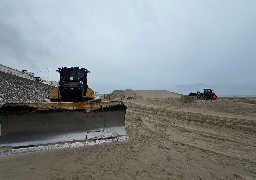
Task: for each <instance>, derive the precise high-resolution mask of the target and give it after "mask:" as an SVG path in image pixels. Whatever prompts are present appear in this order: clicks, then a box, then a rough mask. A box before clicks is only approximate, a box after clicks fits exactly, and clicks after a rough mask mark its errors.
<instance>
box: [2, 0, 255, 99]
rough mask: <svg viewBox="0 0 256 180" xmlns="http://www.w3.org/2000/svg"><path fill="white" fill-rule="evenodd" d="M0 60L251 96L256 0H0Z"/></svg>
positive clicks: (105, 81)
mask: <svg viewBox="0 0 256 180" xmlns="http://www.w3.org/2000/svg"><path fill="white" fill-rule="evenodd" d="M0 64H3V65H7V66H10V67H13V68H17V69H28V70H29V71H32V72H35V73H36V72H38V74H37V73H36V75H38V76H41V77H43V78H44V79H47V78H49V75H48V72H47V67H52V69H53V71H52V79H53V80H58V73H57V72H55V71H54V70H55V69H57V68H58V67H63V66H79V67H86V68H87V69H89V70H90V71H91V73H90V74H89V77H88V83H89V86H91V87H92V88H93V89H94V90H95V91H98V92H104V93H106V92H110V91H112V90H114V89H126V88H129V89H167V90H170V91H175V92H181V93H188V92H190V91H196V90H200V89H202V88H205V87H209V88H214V89H215V90H216V93H217V94H220V95H256V0H225V1H223V0H214V1H209V0H106V1H103V0H83V1H70V0H55V1H54V0H37V1H34V0H1V1H0Z"/></svg>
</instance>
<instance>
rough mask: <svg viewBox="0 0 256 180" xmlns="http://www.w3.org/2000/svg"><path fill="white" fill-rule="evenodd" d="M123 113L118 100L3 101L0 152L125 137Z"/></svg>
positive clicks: (123, 138)
mask: <svg viewBox="0 0 256 180" xmlns="http://www.w3.org/2000/svg"><path fill="white" fill-rule="evenodd" d="M125 113H126V106H125V105H123V104H122V103H120V102H82V103H60V102H58V103H7V104H4V105H3V106H2V107H1V108H0V154H1V152H2V153H3V152H4V151H5V150H6V149H9V150H10V149H12V150H13V149H14V150H15V149H16V150H20V149H23V150H24V149H27V151H31V148H33V149H34V150H32V151H36V149H38V148H39V147H42V148H41V149H40V148H39V149H38V150H42V149H43V150H47V149H55V148H57V147H58V146H64V147H68V146H82V145H86V144H94V143H95V144H97V143H101V142H108V141H119V140H126V139H127V138H128V136H127V133H126V131H125ZM74 144H75V145H74ZM60 148H61V147H60ZM1 149H2V150H1ZM24 151H26V150H24Z"/></svg>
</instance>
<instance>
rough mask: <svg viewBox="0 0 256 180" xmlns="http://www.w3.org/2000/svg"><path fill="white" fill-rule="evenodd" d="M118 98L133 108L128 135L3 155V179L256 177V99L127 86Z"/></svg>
mask: <svg viewBox="0 0 256 180" xmlns="http://www.w3.org/2000/svg"><path fill="white" fill-rule="evenodd" d="M128 97H129V98H128ZM127 98H128V99H127ZM111 99H114V100H119V99H123V101H124V103H125V104H126V105H127V107H128V109H127V114H126V129H127V133H128V135H129V141H127V142H116V143H109V144H102V145H94V146H87V147H81V148H72V149H59V150H51V151H43V152H35V153H24V154H16V155H9V156H1V157H0V179H197V180H198V179H256V98H249V97H248V98H242V97H236V98H219V99H218V100H217V101H203V100H196V99H194V98H192V97H188V96H182V95H179V94H175V93H171V92H168V91H162V90H159V91H157V90H155V91H152V90H151V91H146V90H145V91H136V90H135V91H133V90H126V91H115V92H113V93H112V94H111Z"/></svg>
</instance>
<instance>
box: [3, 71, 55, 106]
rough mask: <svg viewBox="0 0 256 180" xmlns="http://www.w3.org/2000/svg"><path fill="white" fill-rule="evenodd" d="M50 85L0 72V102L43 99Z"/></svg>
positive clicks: (49, 89)
mask: <svg viewBox="0 0 256 180" xmlns="http://www.w3.org/2000/svg"><path fill="white" fill-rule="evenodd" d="M50 91H51V86H49V85H46V84H43V83H40V82H36V81H31V80H28V79H24V78H20V77H17V76H14V75H10V74H6V73H3V72H0V103H5V102H36V101H43V100H44V99H45V98H47V97H48V96H49V94H50Z"/></svg>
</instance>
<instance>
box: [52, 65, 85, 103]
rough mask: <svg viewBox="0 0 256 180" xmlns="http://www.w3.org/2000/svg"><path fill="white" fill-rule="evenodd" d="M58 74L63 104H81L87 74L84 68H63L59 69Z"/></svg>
mask: <svg viewBox="0 0 256 180" xmlns="http://www.w3.org/2000/svg"><path fill="white" fill-rule="evenodd" d="M57 72H59V73H60V81H59V91H60V96H61V101H64V102H82V101H83V97H84V96H86V92H87V88H88V85H87V73H89V71H88V70H87V69H85V68H78V67H71V68H67V67H63V68H59V69H58V70H57Z"/></svg>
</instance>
